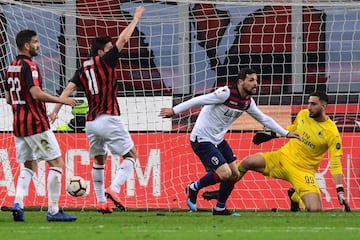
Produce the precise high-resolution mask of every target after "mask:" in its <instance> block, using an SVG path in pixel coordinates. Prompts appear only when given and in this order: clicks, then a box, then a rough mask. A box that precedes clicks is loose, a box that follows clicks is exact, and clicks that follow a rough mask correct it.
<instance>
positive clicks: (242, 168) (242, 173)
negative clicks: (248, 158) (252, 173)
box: [237, 163, 247, 180]
mask: <svg viewBox="0 0 360 240" xmlns="http://www.w3.org/2000/svg"><path fill="white" fill-rule="evenodd" d="M237 168H238V169H239V172H240V177H239V179H238V180H240V179H242V177H243V176H244V175H245V174H246V172H247V169H245V168H244V167H243V166H241V164H240V163H239V164H238V165H237Z"/></svg>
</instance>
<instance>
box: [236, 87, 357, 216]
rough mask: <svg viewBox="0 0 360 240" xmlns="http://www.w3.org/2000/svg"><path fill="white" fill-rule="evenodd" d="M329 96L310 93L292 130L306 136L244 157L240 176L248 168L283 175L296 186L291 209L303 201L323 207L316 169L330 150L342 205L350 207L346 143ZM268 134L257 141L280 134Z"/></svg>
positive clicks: (312, 207) (317, 208) (309, 208)
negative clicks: (344, 163)
mask: <svg viewBox="0 0 360 240" xmlns="http://www.w3.org/2000/svg"><path fill="white" fill-rule="evenodd" d="M327 103H328V97H327V95H326V94H325V93H323V92H314V93H311V94H310V97H309V100H308V109H304V110H301V111H300V112H299V113H298V114H297V116H296V119H295V121H294V123H293V124H292V125H290V126H289V127H287V130H288V131H291V132H297V133H298V134H300V136H301V137H302V138H301V140H299V139H290V140H289V142H288V143H287V144H285V145H284V146H283V147H281V148H280V149H279V150H277V151H273V152H266V153H257V154H255V155H252V156H249V157H247V158H245V159H244V160H242V161H241V162H240V163H239V165H238V169H239V171H240V178H239V180H240V179H241V178H242V177H243V176H244V175H245V173H246V172H247V171H248V170H253V171H256V172H260V173H262V174H263V175H264V176H268V177H272V178H277V179H283V180H286V181H288V182H290V183H291V184H292V185H293V186H294V188H290V189H289V190H288V194H289V197H290V198H291V210H292V211H298V210H299V202H301V201H302V203H303V205H304V206H305V208H306V210H307V211H321V208H322V205H321V196H320V190H319V186H318V183H317V181H316V179H315V173H316V171H317V169H318V167H319V165H320V162H321V160H322V159H323V157H324V154H325V153H326V151H327V150H329V152H330V171H331V174H332V175H333V178H334V182H335V184H336V190H337V193H338V199H339V202H340V204H341V205H344V206H345V210H346V211H350V208H349V207H348V205H347V202H346V200H345V197H344V188H343V185H342V177H343V175H342V166H341V156H342V153H343V152H342V145H341V137H340V134H339V131H338V129H337V127H336V125H335V123H334V122H333V121H332V120H331V119H330V118H329V117H328V116H327V115H326V112H325V110H326V106H327ZM270 136H271V137H267V138H264V135H261V134H258V135H256V136H255V137H254V143H256V144H260V143H261V142H265V141H268V140H270V139H271V138H274V137H275V136H276V135H274V134H273V135H270Z"/></svg>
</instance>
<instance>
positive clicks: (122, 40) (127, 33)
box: [116, 6, 145, 52]
mask: <svg viewBox="0 0 360 240" xmlns="http://www.w3.org/2000/svg"><path fill="white" fill-rule="evenodd" d="M144 11H145V8H144V7H143V6H139V7H137V8H136V10H135V14H134V18H133V20H132V21H131V23H130V24H129V25H128V26H127V27H126V28H125V29H124V30H123V31H122V32H121V33H120V35H119V38H118V40H117V41H116V47H117V48H118V50H119V52H120V51H121V49H123V47H124V45H125V44H126V43H127V42H128V41H129V39H130V37H131V35H132V34H133V32H134V30H135V27H136V24H137V23H138V22H139V21H140V18H141V16H142V14H143V12H144Z"/></svg>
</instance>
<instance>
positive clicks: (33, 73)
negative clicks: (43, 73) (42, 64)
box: [31, 71, 39, 78]
mask: <svg viewBox="0 0 360 240" xmlns="http://www.w3.org/2000/svg"><path fill="white" fill-rule="evenodd" d="M31 75H32V77H33V78H38V77H39V73H38V71H32V72H31Z"/></svg>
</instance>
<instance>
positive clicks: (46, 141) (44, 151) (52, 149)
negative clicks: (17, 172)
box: [15, 130, 61, 163]
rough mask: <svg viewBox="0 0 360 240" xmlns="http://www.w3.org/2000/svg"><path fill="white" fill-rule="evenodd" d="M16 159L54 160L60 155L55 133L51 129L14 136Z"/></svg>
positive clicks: (22, 161) (21, 161)
mask: <svg viewBox="0 0 360 240" xmlns="http://www.w3.org/2000/svg"><path fill="white" fill-rule="evenodd" d="M15 143H16V160H17V162H18V163H24V162H25V161H27V160H54V159H56V158H58V157H60V156H61V152H60V147H59V144H58V142H57V140H56V137H55V134H54V133H53V131H51V130H47V131H45V132H42V133H38V134H34V135H31V136H26V137H15Z"/></svg>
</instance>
